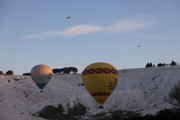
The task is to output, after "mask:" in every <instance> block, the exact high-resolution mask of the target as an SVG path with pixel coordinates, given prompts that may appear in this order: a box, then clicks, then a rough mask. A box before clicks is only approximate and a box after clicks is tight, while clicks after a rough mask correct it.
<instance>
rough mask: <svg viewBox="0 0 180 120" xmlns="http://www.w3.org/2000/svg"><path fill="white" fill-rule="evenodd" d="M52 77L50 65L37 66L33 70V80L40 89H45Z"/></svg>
mask: <svg viewBox="0 0 180 120" xmlns="http://www.w3.org/2000/svg"><path fill="white" fill-rule="evenodd" d="M51 77H52V69H51V67H49V66H48V65H43V64H40V65H36V66H34V67H33V68H32V69H31V78H32V80H33V81H34V82H35V84H36V85H37V86H38V87H39V89H41V90H42V89H43V88H44V87H45V86H46V84H47V83H48V82H49V80H50V79H51Z"/></svg>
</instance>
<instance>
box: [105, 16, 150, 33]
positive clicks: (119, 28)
mask: <svg viewBox="0 0 180 120" xmlns="http://www.w3.org/2000/svg"><path fill="white" fill-rule="evenodd" d="M149 25H150V22H149V21H144V20H130V19H127V20H121V21H117V22H115V23H113V24H112V25H111V26H109V27H108V28H107V31H109V32H133V31H137V30H141V29H145V28H147V27H148V26H149Z"/></svg>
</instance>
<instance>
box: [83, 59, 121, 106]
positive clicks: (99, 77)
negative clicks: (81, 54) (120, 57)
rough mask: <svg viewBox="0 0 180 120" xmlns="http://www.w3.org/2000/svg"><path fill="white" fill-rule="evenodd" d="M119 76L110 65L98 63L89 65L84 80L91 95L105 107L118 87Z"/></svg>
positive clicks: (85, 70)
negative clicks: (105, 103)
mask: <svg viewBox="0 0 180 120" xmlns="http://www.w3.org/2000/svg"><path fill="white" fill-rule="evenodd" d="M118 78H119V75H118V71H117V70H116V68H115V67H114V66H112V65H111V64H109V63H104V62H97V63H93V64H90V65H88V66H87V67H86V68H85V69H84V71H83V72H82V80H83V83H84V86H85V88H86V90H87V91H88V92H89V94H90V95H91V96H92V97H93V98H94V99H95V100H96V101H97V102H98V103H99V104H100V106H103V104H104V102H105V101H106V100H107V98H108V97H109V96H110V95H111V93H112V92H113V90H114V89H115V87H116V85H117V81H118Z"/></svg>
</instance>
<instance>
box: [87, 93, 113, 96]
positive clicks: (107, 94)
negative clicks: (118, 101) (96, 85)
mask: <svg viewBox="0 0 180 120" xmlns="http://www.w3.org/2000/svg"><path fill="white" fill-rule="evenodd" d="M91 95H92V96H110V95H111V93H110V92H94V93H91Z"/></svg>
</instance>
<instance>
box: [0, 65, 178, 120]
mask: <svg viewBox="0 0 180 120" xmlns="http://www.w3.org/2000/svg"><path fill="white" fill-rule="evenodd" d="M119 75H120V79H119V81H118V85H117V87H116V89H115V90H114V92H113V93H112V95H111V96H110V97H109V98H108V100H107V101H106V102H105V104H104V109H103V110H102V109H99V108H98V104H97V103H96V101H95V100H94V99H93V98H92V97H91V96H90V95H89V94H88V93H87V91H86V90H85V88H84V86H82V85H81V83H82V79H81V74H65V75H53V77H52V79H51V81H50V82H49V83H48V84H47V86H46V87H45V88H44V90H43V92H42V93H41V92H40V90H39V89H38V87H37V86H36V85H35V84H34V83H33V81H32V79H31V77H28V76H20V75H13V76H4V75H0V120H33V119H34V120H44V119H43V118H37V117H34V116H32V115H31V114H33V113H36V112H38V111H40V110H42V108H44V107H45V106H47V105H54V106H57V105H58V104H62V105H63V107H64V109H65V111H67V106H68V105H69V106H70V107H73V106H74V104H76V103H77V102H80V103H81V104H83V105H85V106H86V107H87V108H88V110H87V114H86V115H87V116H89V115H93V114H97V113H100V112H108V111H114V110H128V111H136V112H140V113H142V114H155V113H156V112H158V111H159V110H162V109H165V108H171V107H173V106H172V105H171V104H169V103H167V102H166V101H165V97H167V96H168V93H169V91H170V90H171V88H172V87H173V86H174V85H175V84H176V83H177V82H180V67H179V66H176V67H159V68H157V67H156V68H139V69H124V70H119Z"/></svg>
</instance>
